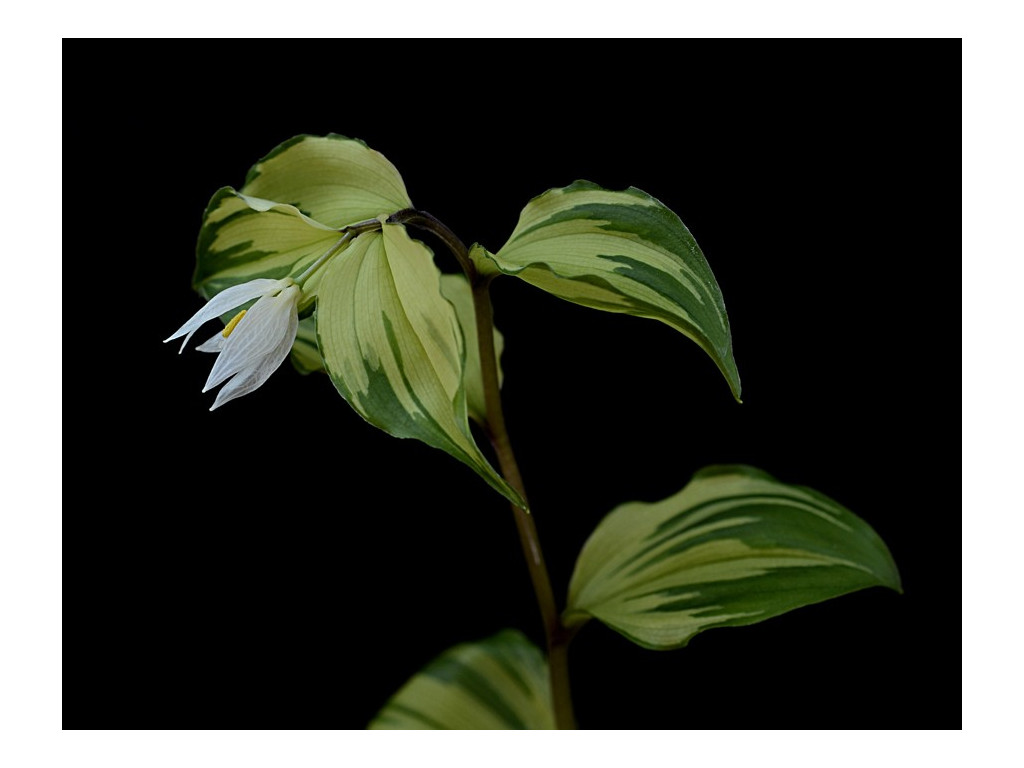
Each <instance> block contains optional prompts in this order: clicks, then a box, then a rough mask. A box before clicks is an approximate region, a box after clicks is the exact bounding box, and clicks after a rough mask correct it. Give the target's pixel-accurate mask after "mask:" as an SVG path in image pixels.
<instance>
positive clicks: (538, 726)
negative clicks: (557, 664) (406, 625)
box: [369, 629, 555, 730]
mask: <svg viewBox="0 0 1024 768" xmlns="http://www.w3.org/2000/svg"><path fill="white" fill-rule="evenodd" d="M369 727H370V728H371V729H374V730H509V729H511V730H551V729H554V727H555V715H554V710H553V708H552V705H551V687H550V683H549V682H548V665H547V660H546V659H545V658H544V655H543V654H542V653H541V652H540V650H539V649H538V648H537V647H536V646H534V645H533V644H532V643H531V642H530V641H529V640H527V639H526V638H525V637H524V636H523V635H522V633H520V632H518V631H516V630H511V629H507V630H504V631H502V632H499V633H498V634H497V635H494V636H493V637H491V638H488V639H486V640H483V641H481V642H478V643H465V644H462V645H457V646H455V647H454V648H451V649H449V650H448V651H446V652H445V653H443V654H441V656H439V657H438V658H437V659H435V660H434V661H432V662H431V663H430V664H428V665H427V666H426V667H425V668H424V669H423V670H422V671H421V672H419V674H417V675H416V676H415V677H413V678H412V679H411V680H409V682H408V683H406V684H405V685H404V686H403V687H402V688H401V689H400V690H399V691H398V693H396V694H395V695H394V696H393V697H392V698H391V700H390V701H388V703H387V704H386V705H385V706H384V708H383V709H382V710H381V711H380V712H379V713H378V714H377V716H376V717H375V718H374V719H373V721H372V722H371V723H370V725H369Z"/></svg>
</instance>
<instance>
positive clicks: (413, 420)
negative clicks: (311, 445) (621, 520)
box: [316, 224, 524, 506]
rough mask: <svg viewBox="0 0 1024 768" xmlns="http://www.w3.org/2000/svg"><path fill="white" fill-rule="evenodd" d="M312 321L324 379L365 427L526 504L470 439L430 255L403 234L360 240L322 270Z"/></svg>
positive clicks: (458, 366) (392, 230)
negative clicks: (416, 443) (442, 455)
mask: <svg viewBox="0 0 1024 768" xmlns="http://www.w3.org/2000/svg"><path fill="white" fill-rule="evenodd" d="M316 317H317V319H316V328H317V341H318V345H319V347H320V353H321V355H322V356H323V360H324V365H325V366H326V368H327V372H328V373H329V374H330V376H331V379H332V381H333V382H334V385H335V386H336V387H337V389H338V391H339V392H340V393H341V394H342V396H343V397H344V398H345V399H346V400H347V401H348V402H349V404H351V405H352V407H353V408H355V410H356V411H357V412H358V413H359V414H360V415H361V416H362V417H363V418H365V419H366V420H367V421H369V422H370V423H371V424H374V425H376V426H378V427H380V428H381V429H383V430H384V431H386V432H388V433H389V434H391V435H394V436H396V437H413V438H416V439H418V440H422V441H423V442H425V443H427V444H428V445H432V446H434V447H435V448H440V449H441V450H443V451H447V452H448V453H449V454H451V455H452V456H454V457H455V458H457V459H459V460H460V461H463V462H465V463H466V464H468V465H469V466H470V467H472V468H473V469H474V470H476V471H477V472H478V473H479V474H480V476H481V477H483V478H484V480H486V481H487V482H488V483H489V484H490V485H491V486H492V487H493V488H495V489H496V490H497V491H498V492H499V493H501V494H503V495H504V496H506V497H507V498H508V499H509V500H510V501H512V502H513V503H514V504H517V505H519V506H523V505H524V504H523V500H522V499H521V498H520V497H519V495H518V494H517V493H516V492H515V491H514V490H513V489H512V488H511V487H510V486H509V485H508V484H507V483H506V482H505V481H504V480H503V479H502V478H501V476H500V475H499V474H498V473H497V472H496V471H495V470H494V469H493V468H492V467H491V465H490V464H489V463H488V462H487V460H486V459H485V458H484V456H483V454H481V452H480V449H479V448H478V447H477V445H476V443H475V442H474V440H473V437H472V433H471V431H470V427H469V419H468V415H467V407H466V391H465V387H464V385H463V369H464V366H465V360H466V352H465V346H464V343H463V337H462V331H461V329H460V327H459V323H458V320H457V318H456V315H455V310H454V309H453V307H452V305H451V304H450V303H449V302H447V301H445V299H444V297H443V296H442V295H441V287H440V272H439V271H438V269H437V267H436V266H435V265H434V262H433V258H432V255H431V253H430V251H429V250H428V249H427V247H426V246H424V245H423V244H422V243H420V242H419V241H416V240H412V239H411V238H410V237H409V236H408V234H407V233H406V231H405V228H404V227H402V226H401V225H393V224H385V225H383V229H382V231H381V232H370V233H366V234H363V235H360V236H359V237H358V238H357V239H356V240H355V241H354V242H353V243H352V245H351V246H349V248H348V249H347V250H346V251H344V252H343V253H342V254H340V255H339V256H338V257H336V258H335V260H334V261H333V262H332V263H331V264H330V266H329V267H328V268H327V269H326V274H325V275H324V277H323V279H322V280H321V283H320V299H319V301H318V303H317V310H316Z"/></svg>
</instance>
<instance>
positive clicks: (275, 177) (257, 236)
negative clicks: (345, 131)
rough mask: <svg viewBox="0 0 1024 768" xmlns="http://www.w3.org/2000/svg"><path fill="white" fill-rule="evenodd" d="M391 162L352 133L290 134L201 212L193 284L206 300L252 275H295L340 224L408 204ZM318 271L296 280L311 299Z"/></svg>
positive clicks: (333, 238)
mask: <svg viewBox="0 0 1024 768" xmlns="http://www.w3.org/2000/svg"><path fill="white" fill-rule="evenodd" d="M411 205H412V203H411V201H410V200H409V196H408V194H407V193H406V191H405V184H404V183H403V181H402V177H401V176H400V175H399V173H398V171H397V170H396V169H395V167H394V166H393V165H392V164H391V163H390V162H389V161H388V160H387V158H385V157H384V156H383V155H381V154H380V153H379V152H375V151H374V150H372V149H370V148H369V147H367V146H366V145H365V144H363V142H361V141H358V140H356V139H347V138H345V137H344V136H339V135H337V134H331V135H329V136H305V135H303V136H296V137H294V138H292V139H289V140H288V141H286V142H284V143H282V144H280V145H279V146H277V147H276V148H274V149H273V150H272V151H271V152H270V153H269V154H267V155H266V157H264V158H263V159H262V160H260V161H259V162H258V163H256V165H254V166H253V167H252V168H251V169H250V171H249V173H248V176H247V177H246V182H245V185H244V186H243V187H242V188H241V190H240V191H236V190H234V189H232V188H231V187H223V188H222V189H220V190H218V191H217V192H216V193H215V194H214V196H213V198H212V199H211V200H210V202H209V204H208V205H207V208H206V213H205V215H204V216H203V224H202V227H201V229H200V232H199V242H198V244H197V247H196V270H195V274H194V276H193V285H194V287H195V288H196V290H197V291H199V293H200V294H201V295H202V296H203V297H204V298H206V299H209V298H211V297H212V296H214V295H215V294H217V293H219V292H220V291H222V290H224V289H225V288H228V287H230V286H232V285H236V284H238V283H243V282H246V281H248V280H252V279H255V278H258V277H269V278H275V279H276V278H282V277H298V276H299V275H301V274H302V272H303V270H305V268H306V267H307V266H309V265H310V264H312V263H313V262H314V260H315V259H317V258H319V257H320V256H322V255H323V254H324V253H326V252H327V251H328V250H329V249H330V248H331V247H332V246H333V245H334V244H336V243H337V242H338V240H339V239H340V237H341V234H340V232H339V230H340V229H341V228H343V227H346V226H349V225H351V224H355V223H357V222H361V221H366V220H368V219H375V218H377V217H383V216H387V215H389V214H391V213H394V212H395V211H397V210H400V209H402V208H407V207H409V206H411ZM318 279H319V274H314V275H313V276H312V277H311V278H310V279H309V280H308V281H307V282H306V283H305V285H304V286H303V304H302V307H303V309H305V308H307V307H309V306H311V305H312V303H313V300H314V299H315V297H316V293H317V282H318Z"/></svg>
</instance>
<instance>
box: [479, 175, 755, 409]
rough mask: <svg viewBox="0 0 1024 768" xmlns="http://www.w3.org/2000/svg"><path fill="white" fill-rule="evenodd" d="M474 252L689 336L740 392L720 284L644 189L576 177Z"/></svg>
mask: <svg viewBox="0 0 1024 768" xmlns="http://www.w3.org/2000/svg"><path fill="white" fill-rule="evenodd" d="M471 258H472V259H473V261H474V262H475V263H476V265H477V267H478V269H480V270H481V271H482V272H484V273H485V274H488V273H494V272H495V271H496V270H497V271H500V272H503V273H505V274H510V275H516V276H518V277H520V278H522V279H523V280H525V281H526V282H528V283H531V284H533V285H535V286H537V287H538V288H541V289H542V290H545V291H547V292H549V293H552V294H554V295H555V296H558V297H560V298H563V299H566V300H568V301H572V302H575V303H577V304H582V305H584V306H587V307H593V308H595V309H603V310H607V311H609V312H624V313H627V314H631V315H638V316H640V317H651V318H654V319H656V320H660V321H661V322H663V323H666V324H667V325H669V326H671V327H672V328H675V329H676V330H678V331H679V332H681V333H682V334H684V335H686V336H688V337H689V338H691V339H693V341H695V342H697V344H698V345H700V347H701V348H702V349H704V351H705V352H707V353H708V354H709V355H710V356H711V359H712V360H714V361H715V363H716V364H717V365H718V368H719V369H720V370H721V372H722V374H723V375H724V376H725V378H726V381H728V383H729V386H730V388H731V389H732V393H733V395H734V396H735V398H736V399H737V400H739V398H740V377H739V372H738V371H737V369H736V362H735V360H734V359H733V351H732V334H731V331H730V329H729V317H728V315H727V314H726V311H725V302H724V300H723V299H722V293H721V290H720V289H719V287H718V282H717V281H716V280H715V276H714V275H713V274H712V272H711V268H710V267H709V266H708V263H707V260H706V259H705V258H704V254H703V253H701V250H700V248H699V247H698V246H697V243H696V241H695V240H694V239H693V236H692V235H691V234H690V231H689V230H688V229H687V228H686V226H685V225H684V224H683V222H682V221H680V220H679V217H678V216H676V214H674V213H673V212H672V211H671V210H669V209H668V208H666V207H665V206H664V205H663V204H662V203H661V202H659V201H658V200H656V199H654V198H653V197H651V196H650V195H648V194H647V193H646V192H642V191H641V190H639V189H636V188H634V187H630V188H629V189H626V190H623V191H611V190H607V189H602V188H601V187H599V186H597V185H596V184H592V183H590V182H587V181H577V182H575V183H574V184H572V185H570V186H568V187H565V188H562V189H552V190H549V191H548V192H545V193H544V194H542V195H540V196H539V197H537V198H534V199H533V200H531V201H530V203H529V204H528V205H527V206H526V208H524V209H523V211H522V213H521V214H520V217H519V223H518V225H517V226H516V228H515V231H514V232H513V233H512V236H511V237H510V238H509V239H508V242H506V243H505V245H503V246H502V247H501V249H500V250H499V251H498V252H497V253H493V254H491V253H488V252H487V251H486V250H485V249H483V248H482V247H480V246H479V245H475V246H474V247H473V249H472V251H471Z"/></svg>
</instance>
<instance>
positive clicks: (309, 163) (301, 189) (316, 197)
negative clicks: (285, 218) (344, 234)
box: [241, 133, 412, 228]
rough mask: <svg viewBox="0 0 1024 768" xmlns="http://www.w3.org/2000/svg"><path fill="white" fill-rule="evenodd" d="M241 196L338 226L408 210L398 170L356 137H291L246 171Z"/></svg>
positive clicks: (330, 135)
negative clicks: (285, 205)
mask: <svg viewBox="0 0 1024 768" xmlns="http://www.w3.org/2000/svg"><path fill="white" fill-rule="evenodd" d="M241 191H242V193H243V194H245V195H248V196H251V197H258V198H264V199H266V200H274V201H276V202H278V203H288V204H290V205H294V206H295V207H297V208H298V209H300V210H301V211H302V212H303V213H305V214H306V215H307V216H310V217H311V218H313V219H316V220H317V221H319V222H320V223H321V224H326V225H327V226H330V227H334V228H340V227H344V226H347V225H349V224H354V223H356V222H358V221H363V220H366V219H373V218H376V217H377V216H380V215H381V214H384V215H385V216H386V215H388V214H391V213H394V212H395V211H398V210H401V209H403V208H409V207H411V206H412V202H411V201H410V200H409V195H408V193H407V192H406V191H405V183H404V182H403V181H402V177H401V175H400V174H399V173H398V169H396V168H395V166H393V165H392V164H391V162H390V161H389V160H388V159H387V158H386V157H384V155H382V154H381V153H380V152H376V151H375V150H372V149H370V148H369V147H367V146H366V144H364V143H363V142H362V141H359V140H358V139H349V138H346V137H345V136H341V135H338V134H335V133H332V134H329V135H327V136H308V135H302V136H295V137H294V138H291V139H289V140H288V141H285V142H284V143H282V144H280V145H278V146H277V147H275V148H274V149H273V150H272V151H271V152H270V153H269V154H267V155H266V157H264V158H263V159H262V160H260V161H259V162H258V163H256V165H254V166H253V167H252V169H251V170H250V171H249V174H248V176H247V177H246V179H245V186H244V187H242V189H241Z"/></svg>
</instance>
